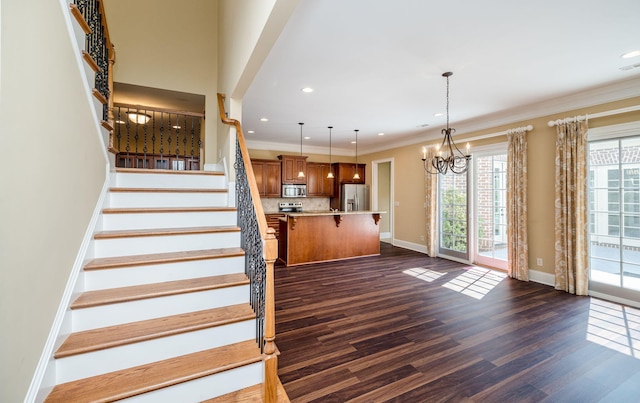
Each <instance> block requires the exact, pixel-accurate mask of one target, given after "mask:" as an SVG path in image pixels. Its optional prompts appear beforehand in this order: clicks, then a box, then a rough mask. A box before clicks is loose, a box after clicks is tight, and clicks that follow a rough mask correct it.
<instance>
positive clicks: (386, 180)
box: [371, 158, 394, 244]
mask: <svg viewBox="0 0 640 403" xmlns="http://www.w3.org/2000/svg"><path fill="white" fill-rule="evenodd" d="M371 174H372V180H371V209H372V210H378V211H385V212H386V213H385V214H382V216H381V217H380V221H379V223H378V225H380V240H381V241H382V242H387V243H390V244H393V206H394V200H393V158H390V159H384V160H377V161H372V162H371Z"/></svg>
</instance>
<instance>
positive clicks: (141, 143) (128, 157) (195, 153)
mask: <svg viewBox="0 0 640 403" xmlns="http://www.w3.org/2000/svg"><path fill="white" fill-rule="evenodd" d="M113 115H114V119H115V127H114V141H113V146H114V148H115V150H117V151H116V152H117V154H116V166H117V167H121V168H139V169H172V170H180V171H183V170H186V171H194V170H199V169H200V155H201V148H202V139H201V136H200V134H201V127H202V124H203V119H204V114H203V113H192V112H179V111H172V110H168V109H161V108H150V107H143V106H139V105H125V104H116V105H114V107H113Z"/></svg>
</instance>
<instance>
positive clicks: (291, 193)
mask: <svg viewBox="0 0 640 403" xmlns="http://www.w3.org/2000/svg"><path fill="white" fill-rule="evenodd" d="M282 197H307V185H287V184H284V185H282Z"/></svg>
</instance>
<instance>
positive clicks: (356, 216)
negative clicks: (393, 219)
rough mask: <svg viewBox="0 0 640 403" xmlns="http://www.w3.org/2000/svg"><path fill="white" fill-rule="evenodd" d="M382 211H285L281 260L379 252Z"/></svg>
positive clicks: (324, 259)
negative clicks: (379, 222)
mask: <svg viewBox="0 0 640 403" xmlns="http://www.w3.org/2000/svg"><path fill="white" fill-rule="evenodd" d="M383 213H384V212H383V211H318V212H301V213H286V214H285V216H284V217H283V218H281V219H280V231H279V232H280V238H279V242H278V249H279V259H280V260H281V261H282V262H283V263H284V264H285V265H287V266H296V265H301V264H307V263H317V262H327V261H332V260H341V259H350V258H354V257H359V256H373V255H379V254H380V227H379V225H378V221H380V215H381V214H383Z"/></svg>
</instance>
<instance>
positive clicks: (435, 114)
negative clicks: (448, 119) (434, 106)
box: [433, 112, 443, 118]
mask: <svg viewBox="0 0 640 403" xmlns="http://www.w3.org/2000/svg"><path fill="white" fill-rule="evenodd" d="M442 115H443V113H442V112H438V113H434V114H433V116H434V117H436V118H439V117H440V116H442Z"/></svg>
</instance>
